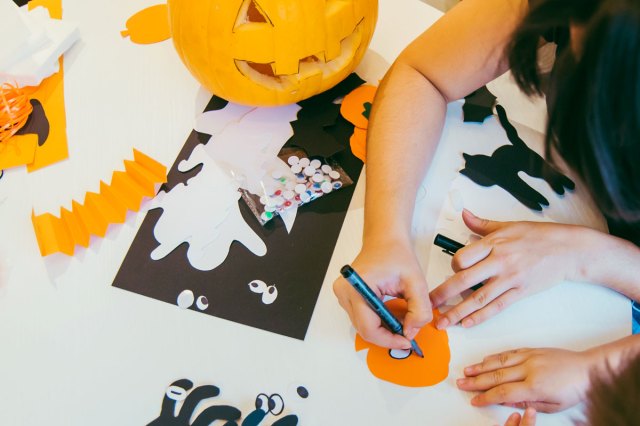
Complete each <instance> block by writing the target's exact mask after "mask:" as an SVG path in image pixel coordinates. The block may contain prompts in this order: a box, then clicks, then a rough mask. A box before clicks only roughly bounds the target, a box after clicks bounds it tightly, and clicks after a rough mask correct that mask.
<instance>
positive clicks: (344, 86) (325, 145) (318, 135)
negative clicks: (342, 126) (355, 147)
mask: <svg viewBox="0 0 640 426" xmlns="http://www.w3.org/2000/svg"><path fill="white" fill-rule="evenodd" d="M363 83H364V80H362V79H361V78H360V77H358V75H357V74H351V75H350V76H349V77H347V78H346V79H344V80H343V81H342V82H341V83H339V84H338V85H337V86H335V87H334V88H332V89H330V90H328V91H326V92H324V93H321V94H319V95H316V96H314V97H312V98H309V99H306V100H304V101H301V102H298V105H300V106H301V107H302V109H301V110H300V111H299V112H298V119H297V120H296V121H293V122H292V123H291V127H292V128H293V131H294V133H293V136H291V138H290V139H289V140H288V141H287V143H286V144H285V146H297V147H299V148H302V149H304V150H305V151H306V152H307V155H308V156H309V157H324V158H326V157H330V156H332V155H334V154H336V153H338V152H340V151H342V150H343V149H345V145H344V144H342V143H340V142H338V141H337V140H336V138H335V137H334V136H333V134H332V133H333V132H332V131H331V128H333V127H334V126H336V123H337V120H338V117H340V118H342V117H341V116H340V105H339V104H334V103H333V101H334V100H335V99H337V98H340V97H343V96H345V95H346V94H348V93H349V92H351V91H352V90H353V89H355V88H356V87H358V86H360V85H362V84H363Z"/></svg>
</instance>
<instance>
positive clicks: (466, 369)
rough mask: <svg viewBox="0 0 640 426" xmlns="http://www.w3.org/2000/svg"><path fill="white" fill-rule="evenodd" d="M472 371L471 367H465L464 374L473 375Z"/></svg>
mask: <svg viewBox="0 0 640 426" xmlns="http://www.w3.org/2000/svg"><path fill="white" fill-rule="evenodd" d="M473 370H474V367H473V365H472V366H470V367H465V369H464V374H471V373H473Z"/></svg>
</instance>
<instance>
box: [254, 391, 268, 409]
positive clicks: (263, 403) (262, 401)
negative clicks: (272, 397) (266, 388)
mask: <svg viewBox="0 0 640 426" xmlns="http://www.w3.org/2000/svg"><path fill="white" fill-rule="evenodd" d="M256 409H257V410H262V411H264V412H265V413H268V412H269V397H268V396H267V395H266V394H264V393H261V394H258V396H256Z"/></svg>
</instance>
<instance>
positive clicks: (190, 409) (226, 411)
mask: <svg viewBox="0 0 640 426" xmlns="http://www.w3.org/2000/svg"><path fill="white" fill-rule="evenodd" d="M191 388H193V382H192V381H191V380H188V379H180V380H176V381H175V382H173V383H172V384H171V385H170V386H169V389H168V390H167V391H166V392H165V395H164V398H163V400H162V408H161V410H160V416H158V418H157V419H155V420H153V421H151V423H149V424H148V425H147V426H210V425H211V424H212V423H214V422H216V421H225V423H223V426H238V421H239V420H240V417H242V413H241V412H240V410H238V409H237V408H235V407H231V406H229V405H214V406H211V407H208V408H206V409H205V410H203V411H202V412H201V413H200V414H199V415H198V417H196V418H195V420H194V421H193V423H190V420H191V417H193V413H194V412H195V410H196V407H197V406H198V404H199V403H200V402H201V401H203V400H205V399H207V398H214V397H216V396H218V395H219V394H220V389H219V388H218V387H216V386H213V385H204V386H198V387H197V388H195V389H194V390H193V391H191V393H189V394H188V395H186V394H187V392H189V391H190V390H191ZM182 399H184V402H183V403H182V407H181V408H180V413H179V414H178V415H176V414H175V408H176V402H177V401H179V400H182ZM255 407H256V408H255V410H254V411H252V412H251V413H249V414H248V415H247V417H246V418H245V419H244V421H243V422H242V426H260V424H261V423H262V420H264V418H265V417H266V416H267V414H272V415H274V416H279V415H280V414H281V413H282V411H283V410H284V401H283V400H282V397H281V396H280V395H279V394H271V395H266V394H264V393H261V394H259V395H258V396H257V397H256V401H255ZM297 425H298V416H296V415H294V414H289V415H286V416H284V417H281V418H279V419H277V420H276V421H275V422H274V423H272V425H271V426H297Z"/></svg>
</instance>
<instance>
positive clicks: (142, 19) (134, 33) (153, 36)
mask: <svg viewBox="0 0 640 426" xmlns="http://www.w3.org/2000/svg"><path fill="white" fill-rule="evenodd" d="M126 27H127V29H126V30H123V31H120V34H121V35H122V37H129V39H130V40H131V41H132V42H134V43H137V44H153V43H158V42H161V41H164V40H167V39H169V38H171V28H170V27H169V8H168V7H167V4H166V3H163V4H156V5H154V6H149V7H147V8H146V9H142V10H141V11H139V12H137V13H136V14H134V15H132V16H131V17H130V18H129V19H128V20H127V23H126Z"/></svg>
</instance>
